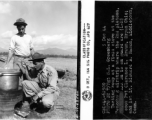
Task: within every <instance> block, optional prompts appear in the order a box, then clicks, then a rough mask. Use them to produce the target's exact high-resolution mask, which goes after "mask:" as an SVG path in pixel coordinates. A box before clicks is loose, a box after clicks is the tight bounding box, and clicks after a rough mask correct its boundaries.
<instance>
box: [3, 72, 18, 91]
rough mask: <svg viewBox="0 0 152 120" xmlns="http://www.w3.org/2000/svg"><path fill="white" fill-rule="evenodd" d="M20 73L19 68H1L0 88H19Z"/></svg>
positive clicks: (8, 89) (5, 89)
mask: <svg viewBox="0 0 152 120" xmlns="http://www.w3.org/2000/svg"><path fill="white" fill-rule="evenodd" d="M20 74H21V72H20V71H19V70H17V69H0V90H3V91H12V90H18V87H19V76H20Z"/></svg>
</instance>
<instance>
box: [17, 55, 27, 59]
mask: <svg viewBox="0 0 152 120" xmlns="http://www.w3.org/2000/svg"><path fill="white" fill-rule="evenodd" d="M15 56H17V57H20V58H24V59H25V58H30V56H21V55H15Z"/></svg>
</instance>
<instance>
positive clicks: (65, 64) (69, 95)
mask: <svg viewBox="0 0 152 120" xmlns="http://www.w3.org/2000/svg"><path fill="white" fill-rule="evenodd" d="M45 63H46V64H48V65H51V66H53V67H55V68H59V69H68V70H70V71H73V72H74V73H75V74H76V71H77V60H76V59H69V58H48V59H46V60H45ZM0 66H3V63H0ZM76 84H77V81H76V80H70V79H68V80H65V79H59V83H58V87H59V88H60V96H59V98H58V100H57V101H56V104H55V107H54V108H55V109H54V111H49V112H47V113H44V114H37V113H34V114H33V115H32V117H30V118H29V119H76V117H77V116H76ZM3 118H4V119H7V120H18V119H21V118H18V117H14V116H5V117H3Z"/></svg>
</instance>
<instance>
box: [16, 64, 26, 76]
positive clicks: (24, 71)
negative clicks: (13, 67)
mask: <svg viewBox="0 0 152 120" xmlns="http://www.w3.org/2000/svg"><path fill="white" fill-rule="evenodd" d="M16 64H17V65H18V66H19V68H20V69H21V71H22V73H23V74H26V68H25V67H23V66H22V65H21V63H20V62H18V63H16Z"/></svg>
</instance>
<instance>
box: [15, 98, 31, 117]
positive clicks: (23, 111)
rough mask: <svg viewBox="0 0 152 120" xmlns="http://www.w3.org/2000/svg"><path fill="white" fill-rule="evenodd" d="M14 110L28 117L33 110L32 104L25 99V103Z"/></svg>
mask: <svg viewBox="0 0 152 120" xmlns="http://www.w3.org/2000/svg"><path fill="white" fill-rule="evenodd" d="M14 112H15V114H17V115H19V116H21V117H24V118H26V117H27V116H28V115H29V114H30V112H31V110H30V104H29V103H28V102H27V101H24V102H23V104H22V107H21V108H18V109H16V110H15V111H14Z"/></svg>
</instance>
